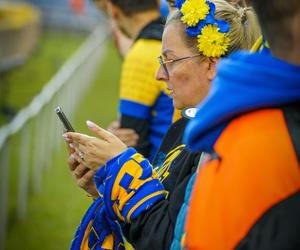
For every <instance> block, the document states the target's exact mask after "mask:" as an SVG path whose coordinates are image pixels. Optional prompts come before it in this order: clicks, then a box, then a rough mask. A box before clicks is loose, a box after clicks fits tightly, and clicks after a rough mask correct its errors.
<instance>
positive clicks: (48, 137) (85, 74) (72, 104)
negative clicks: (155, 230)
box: [0, 26, 108, 250]
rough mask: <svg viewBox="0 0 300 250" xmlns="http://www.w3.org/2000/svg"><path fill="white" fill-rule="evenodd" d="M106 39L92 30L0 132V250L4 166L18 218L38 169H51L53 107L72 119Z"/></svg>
mask: <svg viewBox="0 0 300 250" xmlns="http://www.w3.org/2000/svg"><path fill="white" fill-rule="evenodd" d="M107 36H108V34H107V32H105V31H104V27H103V26H102V27H97V29H96V30H95V31H94V32H93V33H92V34H91V35H90V36H89V37H88V38H87V40H86V41H85V42H84V43H83V45H82V46H81V47H80V48H79V49H78V51H77V52H76V53H75V54H74V55H73V56H72V57H71V58H70V59H69V60H68V61H67V62H66V63H65V64H64V66H63V67H62V68H61V69H60V71H59V72H58V73H57V74H56V75H55V76H54V77H53V78H52V79H51V80H50V81H49V83H48V84H46V85H45V87H44V88H43V89H42V91H41V93H40V94H39V95H37V96H36V97H35V98H34V99H33V100H32V102H31V103H30V105H29V106H27V107H26V108H24V109H22V110H21V111H20V112H19V113H18V114H17V116H16V117H15V118H14V119H13V120H12V121H11V122H10V123H9V124H8V125H6V126H4V127H2V128H0V250H3V249H4V245H5V238H6V230H7V216H8V207H9V204H8V199H9V194H10V190H9V187H10V183H9V180H10V175H11V173H10V171H11V166H12V163H10V162H12V161H14V164H18V173H17V181H16V183H15V184H16V185H18V186H17V197H16V212H17V214H16V216H17V217H18V218H19V219H24V218H25V217H26V213H27V201H28V194H29V186H30V185H31V186H32V187H33V191H35V192H38V191H40V189H41V177H42V173H43V170H44V169H45V168H47V167H49V166H51V159H52V158H53V156H54V155H55V149H57V147H59V145H60V144H61V143H60V140H61V138H60V135H59V133H58V131H61V126H60V123H59V122H58V120H57V117H56V115H55V113H54V108H55V106H56V105H60V106H62V107H63V109H64V111H65V112H66V113H67V114H68V116H69V117H71V119H72V115H73V114H74V113H75V112H76V108H77V105H78V103H79V102H80V99H81V98H82V97H83V96H84V93H85V92H86V90H87V89H88V87H89V85H90V83H91V82H92V81H93V78H94V76H95V73H96V71H97V68H98V67H99V63H100V62H101V59H102V55H103V50H104V48H105V46H103V45H104V43H105V41H106V38H107ZM15 137H18V139H17V142H16V140H15ZM16 161H17V163H16ZM29 173H31V176H32V178H29ZM14 174H15V173H14ZM30 181H32V183H30Z"/></svg>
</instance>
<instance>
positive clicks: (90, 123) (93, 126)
mask: <svg viewBox="0 0 300 250" xmlns="http://www.w3.org/2000/svg"><path fill="white" fill-rule="evenodd" d="M86 125H87V126H88V127H89V128H96V124H95V123H93V122H91V121H86Z"/></svg>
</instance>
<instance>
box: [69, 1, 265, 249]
mask: <svg viewBox="0 0 300 250" xmlns="http://www.w3.org/2000/svg"><path fill="white" fill-rule="evenodd" d="M176 7H177V8H178V9H179V10H178V11H175V12H174V13H172V14H171V16H170V17H169V18H168V20H167V24H166V27H165V30H164V34H163V40H162V44H163V45H162V55H161V56H160V57H159V62H160V65H161V67H160V68H159V70H158V72H157V79H158V80H162V81H165V82H166V83H167V86H168V89H169V91H170V93H171V97H172V98H173V104H174V106H175V108H177V109H181V110H183V118H182V119H180V120H178V121H177V122H176V123H174V124H173V125H172V126H171V127H170V129H169V130H168V132H167V134H166V136H165V138H164V140H163V142H162V144H161V147H160V149H159V151H158V153H157V155H156V157H155V159H154V161H153V164H152V165H151V164H150V163H149V161H147V160H146V159H144V157H143V156H142V155H140V154H138V153H137V152H136V151H135V150H134V149H132V148H127V147H126V145H124V144H123V143H122V142H121V141H120V140H119V139H118V138H117V137H115V136H114V135H112V134H111V133H109V132H108V131H106V130H104V129H102V128H100V127H98V126H97V125H96V124H94V123H92V122H89V121H88V122H87V125H88V127H89V129H90V130H91V131H92V132H93V133H94V134H95V135H96V136H97V137H90V136H87V135H83V134H79V133H67V134H65V135H64V137H65V140H66V141H67V142H69V143H71V146H72V147H74V149H75V151H76V153H74V158H75V159H76V160H77V161H79V162H80V163H81V164H83V165H85V166H86V167H88V168H90V169H93V170H95V171H97V172H96V175H95V177H94V181H95V184H96V186H97V191H98V193H99V197H95V199H96V200H95V202H94V203H93V204H92V206H91V207H90V209H89V210H88V212H87V214H86V216H85V217H84V219H83V221H82V223H81V226H80V227H79V230H78V232H77V234H76V238H75V239H74V241H73V245H74V244H75V245H76V244H77V246H79V247H82V246H85V245H89V247H90V248H92V247H93V246H95V245H97V246H101V247H103V248H104V247H107V248H109V247H112V246H113V245H114V247H117V246H118V247H120V249H122V246H123V242H122V237H121V234H120V233H119V232H118V229H117V228H118V227H117V226H116V225H115V221H116V220H118V221H119V223H120V225H121V227H122V233H123V234H124V235H125V236H126V238H127V239H128V241H129V242H130V243H132V245H133V246H134V248H136V249H143V250H144V249H169V248H170V246H171V243H172V240H173V237H174V228H175V225H176V223H177V222H178V221H177V218H178V212H179V210H180V208H181V206H182V204H183V201H184V194H185V191H186V187H187V184H188V182H189V180H190V178H191V176H192V175H193V174H194V173H195V171H196V170H197V166H198V162H199V159H200V155H201V153H192V152H189V151H188V150H187V149H186V148H185V145H184V144H183V143H182V135H183V132H184V129H185V126H186V123H187V121H188V120H189V119H191V118H192V117H193V113H194V107H196V105H197V104H199V103H200V102H202V101H203V100H204V99H205V97H206V95H207V93H208V90H209V88H210V85H211V82H212V80H213V79H214V77H215V75H216V64H217V62H218V60H219V59H220V58H221V57H223V56H227V55H228V54H230V53H232V52H234V51H236V50H239V49H250V47H251V45H252V44H253V43H254V41H255V40H256V39H257V37H258V35H259V34H258V33H259V32H257V30H258V28H257V24H256V21H255V17H254V14H253V12H252V10H249V9H247V10H244V9H237V8H235V7H234V6H232V5H230V4H229V3H228V2H226V1H224V0H213V1H211V2H210V1H204V0H203V1H199V0H197V1H193V0H186V1H184V0H181V1H177V2H176ZM141 56H142V55H141ZM220 105H221V104H220ZM79 156H80V157H79ZM90 181H92V180H90ZM95 232H97V233H96V234H95ZM175 234H176V233H175ZM86 235H89V237H86ZM84 236H85V237H84ZM74 242H75V243H74ZM74 249H76V248H74ZM110 249H111V248H110ZM117 249H119V248H117Z"/></svg>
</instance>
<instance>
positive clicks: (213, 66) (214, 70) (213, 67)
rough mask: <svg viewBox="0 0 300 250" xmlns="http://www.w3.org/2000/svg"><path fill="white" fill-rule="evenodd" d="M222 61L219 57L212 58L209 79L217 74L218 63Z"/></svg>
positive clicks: (209, 65)
mask: <svg viewBox="0 0 300 250" xmlns="http://www.w3.org/2000/svg"><path fill="white" fill-rule="evenodd" d="M219 61H220V59H219V58H210V59H209V64H208V70H207V77H208V80H210V81H212V80H213V79H214V78H215V77H216V74H217V64H218V62H219Z"/></svg>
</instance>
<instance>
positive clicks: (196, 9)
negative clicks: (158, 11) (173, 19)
mask: <svg viewBox="0 0 300 250" xmlns="http://www.w3.org/2000/svg"><path fill="white" fill-rule="evenodd" d="M180 11H181V13H182V14H183V17H182V18H181V20H182V22H184V23H186V24H187V25H188V26H196V25H197V24H198V23H199V21H200V20H204V19H205V18H206V16H207V14H208V13H209V5H208V4H207V3H206V0H186V1H185V2H184V4H183V5H182V7H181V9H180Z"/></svg>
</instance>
